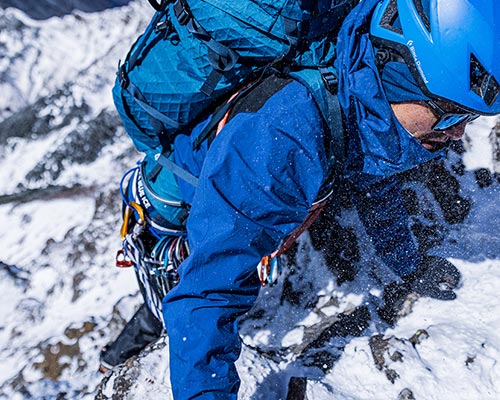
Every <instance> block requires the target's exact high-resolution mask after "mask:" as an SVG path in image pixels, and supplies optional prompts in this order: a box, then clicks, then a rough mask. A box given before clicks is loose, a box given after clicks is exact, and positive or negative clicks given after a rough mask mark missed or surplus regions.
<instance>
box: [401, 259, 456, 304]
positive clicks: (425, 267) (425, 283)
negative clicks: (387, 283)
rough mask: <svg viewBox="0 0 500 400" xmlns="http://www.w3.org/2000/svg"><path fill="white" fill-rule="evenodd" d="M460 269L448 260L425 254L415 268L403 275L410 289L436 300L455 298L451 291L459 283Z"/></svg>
mask: <svg viewBox="0 0 500 400" xmlns="http://www.w3.org/2000/svg"><path fill="white" fill-rule="evenodd" d="M460 276H461V275H460V271H459V270H458V269H457V268H456V267H455V266H454V265H453V264H452V263H451V262H449V261H448V260H446V259H444V258H441V257H437V256H425V257H424V259H423V261H422V262H421V263H420V265H419V266H418V268H417V270H416V271H415V272H413V273H411V274H409V275H406V276H404V277H403V281H404V282H405V283H406V284H408V285H409V286H410V288H411V290H412V291H413V292H415V293H417V294H419V295H421V296H426V297H432V298H434V299H438V300H455V299H456V297H457V295H456V294H455V292H454V291H453V289H455V288H456V287H457V286H458V284H459V283H460Z"/></svg>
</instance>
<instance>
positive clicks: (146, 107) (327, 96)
mask: <svg viewBox="0 0 500 400" xmlns="http://www.w3.org/2000/svg"><path fill="white" fill-rule="evenodd" d="M148 1H149V2H150V3H151V4H152V5H153V7H154V8H155V9H156V12H155V14H154V16H153V18H152V20H151V22H150V23H149V25H148V26H147V28H146V30H145V32H144V33H143V34H142V35H141V36H140V37H139V38H138V39H137V41H136V42H135V43H134V44H133V46H132V48H131V49H130V51H129V53H128V55H127V57H126V59H125V61H124V62H123V63H121V65H120V66H119V68H118V72H117V79H116V83H115V85H114V88H113V98H114V102H115V106H116V109H117V110H118V113H119V114H120V116H121V118H122V120H123V124H124V126H125V129H126V131H127V133H128V134H129V135H130V137H131V138H132V140H133V142H134V144H135V146H136V148H137V149H138V150H139V151H140V152H144V153H145V154H146V156H145V160H146V161H143V162H142V163H141V165H140V166H139V167H137V168H136V169H134V170H133V171H132V173H131V174H130V175H131V178H130V179H129V182H132V183H131V184H130V183H129V184H128V189H125V188H123V189H122V192H123V193H125V195H124V200H125V203H126V204H127V206H128V207H127V208H126V209H127V212H128V213H130V212H131V209H132V208H133V209H134V212H135V214H136V217H135V218H136V219H139V220H141V221H142V220H146V221H145V222H146V225H147V226H148V228H150V227H151V226H153V225H154V224H155V222H154V221H153V220H154V219H155V218H153V217H155V216H156V217H158V218H159V221H160V222H159V223H158V224H157V227H158V229H159V230H156V231H154V229H153V233H154V235H155V236H156V238H157V239H154V240H153V241H149V242H151V243H154V246H152V250H151V251H146V250H147V249H146V247H147V246H146V245H144V246H143V245H142V244H141V245H140V246H138V244H140V243H142V242H141V241H140V240H139V239H140V238H141V237H142V236H143V233H142V228H141V227H139V228H140V229H139V231H138V232H134V231H131V229H132V228H131V227H130V226H129V225H130V224H129V223H128V222H127V221H128V218H126V220H125V221H124V228H123V229H122V237H123V238H124V245H123V249H122V250H121V251H120V252H119V257H118V259H117V260H118V261H117V264H118V265H120V266H128V265H135V266H136V270H137V272H138V275H139V278H140V280H141V282H143V283H144V286H145V288H146V290H150V288H149V287H148V285H147V283H148V282H147V281H148V276H149V280H151V279H156V278H157V277H159V278H161V279H160V280H161V282H160V283H159V284H158V285H153V286H156V287H159V286H161V285H163V284H164V282H165V280H164V279H163V275H164V274H166V272H165V271H167V269H168V268H170V270H169V271H172V270H173V271H174V272H175V269H176V267H175V268H173V267H172V268H171V265H172V262H173V260H175V259H176V257H170V256H168V257H167V256H166V254H167V250H165V249H171V250H172V249H176V251H177V250H178V252H180V253H182V251H184V253H186V254H187V253H188V249H187V247H186V249H184V247H182V246H187V244H185V243H184V242H182V241H181V240H178V239H177V238H178V237H181V236H183V235H184V234H185V219H186V218H187V215H188V212H189V205H186V204H184V203H183V201H182V199H181V198H180V193H179V190H178V185H177V178H181V179H183V180H185V181H186V182H188V183H191V184H192V185H193V186H196V184H197V178H196V177H194V176H192V175H191V174H190V173H189V172H188V171H185V170H183V169H182V168H180V167H179V166H177V165H176V164H175V163H174V162H173V161H172V160H173V151H174V149H173V142H174V138H175V136H176V135H177V134H179V133H181V132H182V133H189V131H190V129H191V128H192V127H193V126H194V125H195V124H197V123H198V122H200V121H202V120H203V119H206V118H207V117H208V116H209V115H212V117H211V119H210V123H209V124H208V125H207V126H206V128H205V129H204V131H203V132H202V133H201V134H200V135H199V136H198V137H197V138H196V140H195V141H194V149H193V151H196V149H197V148H199V146H200V145H201V143H202V142H203V141H204V140H206V139H207V138H209V137H210V135H212V134H213V131H214V130H215V129H214V128H215V127H216V126H217V124H218V122H219V121H220V120H221V119H222V118H223V116H224V115H225V114H226V112H227V111H228V110H229V109H230V108H231V107H232V106H233V105H234V104H235V103H236V102H237V101H238V100H240V99H241V98H242V97H243V96H245V95H246V94H247V93H249V91H251V90H252V87H253V85H254V84H256V83H258V82H260V81H262V79H264V78H266V77H268V76H269V75H272V74H277V75H279V76H282V77H288V78H293V79H295V80H297V81H299V82H300V83H302V84H303V85H305V86H306V87H307V88H308V89H309V91H310V92H311V94H312V96H313V98H314V100H315V101H316V103H317V105H318V108H319V110H320V111H321V113H322V115H323V117H324V119H325V122H326V125H327V126H328V127H329V128H330V131H331V137H332V141H331V147H332V148H331V154H332V157H331V158H332V160H334V162H333V163H332V164H333V165H332V171H333V172H332V175H333V176H336V175H335V174H336V171H338V170H339V169H340V168H341V167H342V164H343V148H344V147H343V125H342V117H341V114H342V113H341V110H340V106H339V104H338V100H337V97H336V91H337V87H336V86H337V78H336V74H335V71H334V69H333V67H332V65H333V61H334V59H335V42H336V37H337V34H338V31H339V29H340V27H341V24H342V21H343V20H344V18H345V17H346V16H347V14H348V13H349V12H350V11H351V10H352V9H353V8H354V6H355V5H356V4H357V3H358V2H359V0H315V1H313V0H161V1H156V0H148ZM235 93H237V95H235V96H233V95H234V94H235ZM137 205H139V207H137ZM141 208H142V209H144V210H143V211H141ZM127 212H126V215H128V214H127ZM138 213H139V215H138ZM141 213H142V214H141ZM148 217H149V219H148ZM158 218H157V220H158ZM167 225H168V226H169V229H164V230H163V231H162V229H161V228H162V227H163V228H165V226H167ZM134 229H138V228H137V227H136V228H134ZM141 235H142V236H141ZM146 242H147V241H146ZM183 249H184V250H183ZM172 251H173V250H172ZM146 255H147V257H146ZM177 259H178V261H179V262H180V261H181V260H182V259H183V257H178V258H177ZM139 264H141V265H142V266H141V265H139ZM138 265H139V267H138ZM158 265H160V266H161V267H160V269H162V270H165V271H164V272H158V271H159V269H158V268H157V266H158ZM155 266H156V267H155ZM152 270H154V272H151V271H152ZM151 277H152V278H151ZM149 286H151V285H149ZM169 287H170V286H169ZM167 289H168V288H164V289H163V290H156V289H154V290H151V292H154V291H156V292H158V293H159V294H158V296H156V300H154V301H148V303H153V307H151V308H152V309H154V308H156V310H158V309H159V308H161V298H162V296H163V295H164V294H165V292H166V291H167ZM149 297H155V296H154V293H153V294H152V295H151V296H149ZM158 315H159V317H160V318H161V316H160V314H158Z"/></svg>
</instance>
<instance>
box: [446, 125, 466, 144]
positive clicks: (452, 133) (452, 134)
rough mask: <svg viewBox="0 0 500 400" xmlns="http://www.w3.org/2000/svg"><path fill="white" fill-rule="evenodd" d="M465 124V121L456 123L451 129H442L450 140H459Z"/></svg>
mask: <svg viewBox="0 0 500 400" xmlns="http://www.w3.org/2000/svg"><path fill="white" fill-rule="evenodd" d="M465 125H467V124H466V123H465V122H464V123H462V124H460V125H457V126H455V127H453V128H451V129H447V130H446V131H444V134H445V135H446V136H448V137H449V138H450V139H451V140H460V139H462V136H463V135H464V132H465Z"/></svg>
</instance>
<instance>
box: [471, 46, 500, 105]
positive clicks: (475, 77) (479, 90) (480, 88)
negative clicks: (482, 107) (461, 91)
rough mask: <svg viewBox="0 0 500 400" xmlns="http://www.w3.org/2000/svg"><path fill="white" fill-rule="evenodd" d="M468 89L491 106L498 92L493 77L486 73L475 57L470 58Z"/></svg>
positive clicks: (498, 86) (472, 55)
mask: <svg viewBox="0 0 500 400" xmlns="http://www.w3.org/2000/svg"><path fill="white" fill-rule="evenodd" d="M470 88H471V90H472V91H473V92H474V93H476V94H477V95H478V96H480V97H482V98H483V99H484V102H485V103H486V104H487V105H488V106H491V105H492V104H493V103H494V102H495V100H496V98H497V96H498V93H499V92H500V85H499V84H498V82H497V80H496V79H495V77H494V76H493V75H491V74H489V73H488V71H486V69H485V68H484V67H483V66H482V64H481V63H480V62H479V60H478V59H477V57H476V56H474V54H471V56H470Z"/></svg>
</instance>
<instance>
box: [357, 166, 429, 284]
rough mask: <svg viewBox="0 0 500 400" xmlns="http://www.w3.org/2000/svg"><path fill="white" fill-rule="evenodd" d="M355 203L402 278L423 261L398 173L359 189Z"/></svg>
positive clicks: (374, 241) (384, 256) (378, 248)
mask: <svg viewBox="0 0 500 400" xmlns="http://www.w3.org/2000/svg"><path fill="white" fill-rule="evenodd" d="M354 203H355V205H356V208H357V210H358V215H359V218H360V220H361V222H362V223H363V225H364V228H365V231H366V233H367V234H368V236H369V238H370V241H371V243H372V244H373V246H374V248H375V250H376V253H377V255H378V256H379V257H380V258H381V259H382V261H383V262H384V263H385V264H386V265H387V266H388V267H389V268H390V269H391V270H392V271H393V272H394V273H395V274H396V275H397V276H399V277H402V276H404V275H408V274H409V273H411V272H413V271H415V269H416V268H417V266H418V265H419V264H420V262H421V261H422V255H421V254H420V252H419V249H418V246H417V244H416V241H415V238H414V237H413V234H412V233H411V230H410V218H409V215H408V212H407V211H406V208H405V205H404V202H403V198H402V195H401V184H400V182H399V179H398V177H397V176H396V175H393V176H390V177H388V178H385V179H383V180H381V181H379V182H377V183H376V184H373V185H371V186H370V187H369V188H368V189H365V190H359V191H356V193H355V195H354Z"/></svg>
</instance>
